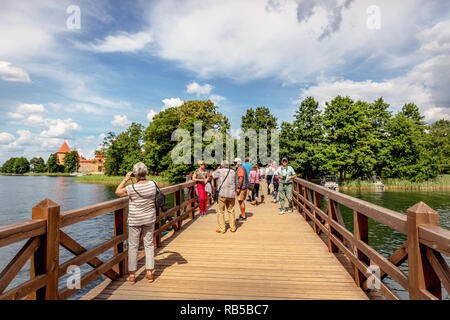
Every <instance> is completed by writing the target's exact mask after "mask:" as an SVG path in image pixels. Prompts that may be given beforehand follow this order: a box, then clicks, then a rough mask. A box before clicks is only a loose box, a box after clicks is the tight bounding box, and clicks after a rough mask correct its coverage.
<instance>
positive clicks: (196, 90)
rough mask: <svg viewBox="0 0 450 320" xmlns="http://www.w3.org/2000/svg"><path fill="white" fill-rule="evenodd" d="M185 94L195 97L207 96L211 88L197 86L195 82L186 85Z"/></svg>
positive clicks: (207, 85)
mask: <svg viewBox="0 0 450 320" xmlns="http://www.w3.org/2000/svg"><path fill="white" fill-rule="evenodd" d="M186 89H187V90H186V92H187V93H190V94H196V95H197V97H198V96H201V95H205V94H209V93H210V92H211V90H212V89H213V86H211V85H209V84H207V83H206V84H204V85H202V86H201V85H199V84H198V83H197V82H196V81H192V82H190V83H188V84H187V85H186Z"/></svg>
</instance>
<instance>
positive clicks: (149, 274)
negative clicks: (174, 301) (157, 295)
mask: <svg viewBox="0 0 450 320" xmlns="http://www.w3.org/2000/svg"><path fill="white" fill-rule="evenodd" d="M145 277H146V278H147V280H148V282H153V281H154V278H153V272H151V273H148V272H147V274H146V275H145Z"/></svg>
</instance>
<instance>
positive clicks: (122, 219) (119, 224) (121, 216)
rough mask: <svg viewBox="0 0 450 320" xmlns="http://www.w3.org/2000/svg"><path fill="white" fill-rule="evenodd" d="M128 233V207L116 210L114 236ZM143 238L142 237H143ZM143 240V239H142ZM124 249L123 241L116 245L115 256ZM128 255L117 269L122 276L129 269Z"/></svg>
mask: <svg viewBox="0 0 450 320" xmlns="http://www.w3.org/2000/svg"><path fill="white" fill-rule="evenodd" d="M124 233H127V208H122V209H119V210H116V211H114V237H117V236H119V235H122V234H124ZM141 238H142V237H141ZM140 241H142V239H140ZM123 250H124V246H123V242H121V243H118V244H117V245H115V246H114V256H116V255H118V254H119V253H122V252H123ZM127 263H128V257H125V259H124V260H122V261H120V262H119V264H118V265H117V266H115V267H114V268H115V270H116V271H117V273H118V274H119V275H120V276H124V275H125V273H126V272H127V269H128V265H127Z"/></svg>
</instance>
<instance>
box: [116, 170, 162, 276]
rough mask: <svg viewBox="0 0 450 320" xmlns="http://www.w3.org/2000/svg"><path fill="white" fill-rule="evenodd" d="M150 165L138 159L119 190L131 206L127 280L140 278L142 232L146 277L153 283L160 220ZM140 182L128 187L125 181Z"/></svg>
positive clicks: (118, 193)
mask: <svg viewBox="0 0 450 320" xmlns="http://www.w3.org/2000/svg"><path fill="white" fill-rule="evenodd" d="M147 174H148V170H147V167H146V166H145V164H144V163H142V162H138V163H136V164H135V165H134V167H133V171H132V172H128V173H127V175H126V177H125V179H123V181H122V182H121V183H120V184H119V186H118V187H117V189H116V195H118V196H119V197H125V196H129V206H128V270H129V272H130V275H129V276H128V278H127V281H130V282H132V283H134V282H135V281H136V276H135V273H136V269H137V256H138V247H139V239H140V235H141V233H142V235H143V239H144V248H145V267H146V269H147V272H146V276H145V277H146V278H147V279H148V281H149V282H153V270H154V268H155V248H154V246H153V230H154V227H155V221H156V205H155V195H156V182H154V181H148V180H147V178H146V176H147ZM132 177H134V178H136V180H137V182H136V183H132V184H131V185H128V186H126V187H125V184H126V183H127V182H128V181H129V180H130V179H131V178H132Z"/></svg>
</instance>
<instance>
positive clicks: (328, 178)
mask: <svg viewBox="0 0 450 320" xmlns="http://www.w3.org/2000/svg"><path fill="white" fill-rule="evenodd" d="M320 184H321V185H322V186H324V187H325V188H328V189H330V190H334V191H339V179H338V177H337V176H336V175H335V174H327V175H324V176H323V177H322V180H321V181H320Z"/></svg>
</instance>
